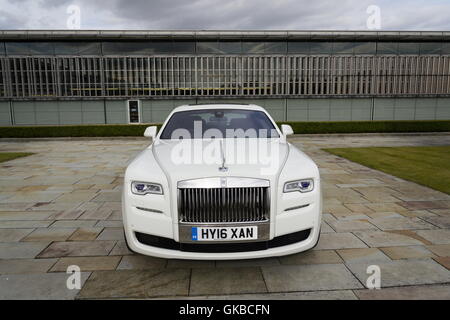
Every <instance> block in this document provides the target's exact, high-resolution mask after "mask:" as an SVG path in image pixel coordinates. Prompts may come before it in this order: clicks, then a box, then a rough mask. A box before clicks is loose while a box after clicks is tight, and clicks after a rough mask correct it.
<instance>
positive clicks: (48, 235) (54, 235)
mask: <svg viewBox="0 0 450 320" xmlns="http://www.w3.org/2000/svg"><path fill="white" fill-rule="evenodd" d="M74 232H75V229H74V228H37V229H35V230H34V231H33V232H31V233H30V234H29V235H27V236H26V237H25V238H23V240H22V241H64V240H66V239H67V238H69V237H70V236H71V235H72V234H73V233H74Z"/></svg>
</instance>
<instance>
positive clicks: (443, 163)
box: [324, 146, 450, 194]
mask: <svg viewBox="0 0 450 320" xmlns="http://www.w3.org/2000/svg"><path fill="white" fill-rule="evenodd" d="M324 150H325V151H328V152H330V153H332V154H334V155H337V156H340V157H343V158H347V159H349V160H351V161H354V162H357V163H360V164H362V165H364V166H366V167H369V168H373V169H376V170H380V171H383V172H386V173H388V174H391V175H394V176H397V177H399V178H402V179H405V180H409V181H413V182H416V183H418V184H421V185H424V186H427V187H430V188H433V189H436V190H439V191H442V192H445V193H448V194H450V146H442V147H373V148H331V149H324Z"/></svg>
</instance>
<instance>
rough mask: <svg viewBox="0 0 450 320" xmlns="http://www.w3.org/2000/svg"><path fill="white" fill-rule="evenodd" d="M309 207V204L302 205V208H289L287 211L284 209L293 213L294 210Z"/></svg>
mask: <svg viewBox="0 0 450 320" xmlns="http://www.w3.org/2000/svg"><path fill="white" fill-rule="evenodd" d="M308 206H309V203H308V204H304V205H301V206H296V207H291V208H287V209H284V211H292V210H296V209H302V208H306V207H308Z"/></svg>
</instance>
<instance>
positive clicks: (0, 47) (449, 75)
mask: <svg viewBox="0 0 450 320" xmlns="http://www.w3.org/2000/svg"><path fill="white" fill-rule="evenodd" d="M224 101H228V102H235V103H236V102H239V103H256V104H259V105H262V106H264V107H266V108H267V109H268V110H269V112H271V113H272V114H273V115H274V117H275V118H276V119H277V120H292V121H327V120H331V121H333V120H385V119H402V120H410V119H450V32H371V31H367V32H351V31H346V32H332V31H329V32H328V31H323V32H320V31H317V32H302V31H241V32H240V31H0V125H28V124H30V125H31V124H42V125H45V124H83V123H127V122H160V121H162V120H163V119H164V118H165V117H166V116H167V114H168V113H169V112H170V110H171V109H172V108H174V107H175V106H178V105H181V104H186V103H208V102H224ZM130 110H133V114H131V111H130Z"/></svg>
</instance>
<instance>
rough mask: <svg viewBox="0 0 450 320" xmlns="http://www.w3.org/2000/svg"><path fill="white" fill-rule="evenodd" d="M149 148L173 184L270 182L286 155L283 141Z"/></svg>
mask: <svg viewBox="0 0 450 320" xmlns="http://www.w3.org/2000/svg"><path fill="white" fill-rule="evenodd" d="M152 149H153V154H154V157H155V159H156V160H157V161H158V164H159V166H160V167H161V169H162V170H163V171H164V172H165V174H166V175H167V177H168V178H169V179H170V180H171V182H172V183H173V184H174V185H175V184H176V183H177V182H178V181H182V180H189V179H197V178H203V177H218V176H230V177H252V178H261V179H268V180H273V179H275V178H276V177H277V176H278V174H279V172H280V170H281V169H282V168H283V165H284V163H285V161H286V157H287V155H288V152H289V146H288V144H287V143H285V142H284V141H281V140H280V139H261V138H259V139H255V138H250V139H213V140H203V139H192V140H191V139H189V140H187V139H186V140H183V141H178V140H159V141H156V142H155V143H154V144H153V147H152ZM223 161H225V162H224V163H223ZM222 167H225V168H226V169H223V168H222Z"/></svg>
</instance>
